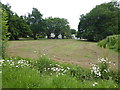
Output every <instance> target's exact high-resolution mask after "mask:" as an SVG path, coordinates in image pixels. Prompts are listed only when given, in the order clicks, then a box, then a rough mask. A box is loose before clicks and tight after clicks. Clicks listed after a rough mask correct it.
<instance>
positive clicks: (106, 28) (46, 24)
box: [0, 1, 120, 41]
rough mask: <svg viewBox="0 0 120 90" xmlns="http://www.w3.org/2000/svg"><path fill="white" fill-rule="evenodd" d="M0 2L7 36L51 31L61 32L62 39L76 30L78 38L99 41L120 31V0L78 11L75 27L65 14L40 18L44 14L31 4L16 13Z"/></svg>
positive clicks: (40, 36) (46, 34)
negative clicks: (27, 10) (22, 12)
mask: <svg viewBox="0 0 120 90" xmlns="http://www.w3.org/2000/svg"><path fill="white" fill-rule="evenodd" d="M0 5H1V6H2V11H3V12H5V13H6V17H5V18H7V19H6V21H7V24H6V25H7V26H8V33H7V35H6V36H9V39H10V40H18V39H19V38H21V37H23V38H26V37H32V38H34V39H38V38H44V37H45V36H47V38H48V39H50V38H51V37H50V36H51V33H54V34H55V37H54V38H55V39H57V38H58V35H60V34H61V35H62V39H64V38H71V34H76V37H78V38H84V39H87V40H89V41H100V40H102V39H104V38H106V37H107V36H109V35H115V34H120V28H119V27H120V22H119V21H118V20H119V18H120V8H119V3H118V2H117V1H116V2H109V3H103V4H101V5H97V6H96V7H95V8H93V9H92V10H91V11H90V12H89V13H87V14H82V15H80V19H79V20H80V21H79V24H78V31H77V33H76V30H74V29H71V28H70V25H69V22H68V21H67V19H65V18H57V17H56V18H53V17H48V18H45V19H43V15H42V14H41V12H40V11H39V10H38V9H37V8H33V9H32V12H31V13H28V15H25V16H18V15H17V14H16V13H14V12H13V11H12V10H11V6H10V5H9V4H7V5H4V4H2V3H0Z"/></svg>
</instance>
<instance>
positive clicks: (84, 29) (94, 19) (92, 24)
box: [78, 2, 120, 41]
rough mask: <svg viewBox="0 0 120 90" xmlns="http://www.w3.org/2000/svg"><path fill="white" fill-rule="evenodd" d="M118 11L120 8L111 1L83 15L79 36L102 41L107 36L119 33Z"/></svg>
mask: <svg viewBox="0 0 120 90" xmlns="http://www.w3.org/2000/svg"><path fill="white" fill-rule="evenodd" d="M118 11H119V8H118V7H115V4H114V3H113V2H110V3H104V4H101V5H98V6H96V7H95V8H93V9H92V10H91V11H90V13H87V14H86V15H81V17H80V22H79V25H78V31H79V33H78V34H79V35H78V36H79V37H83V38H85V39H87V40H89V41H100V40H102V39H104V38H106V36H109V35H113V34H119V33H120V32H119V31H118Z"/></svg>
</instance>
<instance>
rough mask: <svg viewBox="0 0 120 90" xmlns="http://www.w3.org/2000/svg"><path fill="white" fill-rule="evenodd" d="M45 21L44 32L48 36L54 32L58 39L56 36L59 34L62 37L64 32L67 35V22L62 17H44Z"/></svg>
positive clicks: (68, 28)
mask: <svg viewBox="0 0 120 90" xmlns="http://www.w3.org/2000/svg"><path fill="white" fill-rule="evenodd" d="M45 21H46V34H47V36H48V38H50V35H51V33H54V34H55V38H56V39H58V36H59V35H60V34H61V35H62V38H64V36H65V34H66V35H67V34H68V32H69V31H70V27H69V25H68V24H69V23H68V21H67V20H66V19H64V18H52V17H49V18H47V19H45Z"/></svg>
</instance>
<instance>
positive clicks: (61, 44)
mask: <svg viewBox="0 0 120 90" xmlns="http://www.w3.org/2000/svg"><path fill="white" fill-rule="evenodd" d="M44 54H45V55H46V56H47V57H49V58H51V59H53V60H55V61H59V62H67V63H73V64H77V65H79V66H80V67H84V68H86V67H89V66H90V64H89V63H97V62H98V58H100V57H105V56H107V57H108V59H109V60H110V61H111V62H112V63H113V64H111V66H112V69H114V70H116V69H118V53H117V52H115V51H112V50H107V49H103V48H100V47H99V46H97V43H96V42H87V41H79V40H70V39H64V40H62V39H58V40H56V39H50V40H47V39H46V40H26V41H25V40H21V41H9V42H8V48H7V55H8V56H20V57H23V58H35V59H36V58H39V57H40V56H41V55H44Z"/></svg>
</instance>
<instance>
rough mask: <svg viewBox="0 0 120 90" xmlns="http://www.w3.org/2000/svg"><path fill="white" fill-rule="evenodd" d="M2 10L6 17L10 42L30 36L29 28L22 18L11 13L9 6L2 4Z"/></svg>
mask: <svg viewBox="0 0 120 90" xmlns="http://www.w3.org/2000/svg"><path fill="white" fill-rule="evenodd" d="M1 4H2V3H1ZM2 9H3V11H5V12H6V13H7V16H8V18H7V20H8V22H7V25H8V32H9V33H10V39H11V40H18V39H19V37H23V36H24V37H26V36H27V35H30V32H31V31H30V28H29V26H28V25H27V23H26V21H25V20H24V19H23V18H22V16H20V17H19V16H18V15H17V14H16V13H14V12H13V11H11V6H10V5H9V4H7V5H4V4H2Z"/></svg>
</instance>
